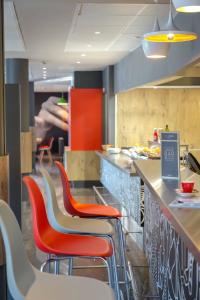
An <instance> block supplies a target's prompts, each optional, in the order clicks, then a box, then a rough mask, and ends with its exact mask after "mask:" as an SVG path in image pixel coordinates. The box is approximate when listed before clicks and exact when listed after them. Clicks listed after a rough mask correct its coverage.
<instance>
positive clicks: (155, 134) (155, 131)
mask: <svg viewBox="0 0 200 300" xmlns="http://www.w3.org/2000/svg"><path fill="white" fill-rule="evenodd" d="M153 141H154V142H157V141H158V132H157V128H154V131H153Z"/></svg>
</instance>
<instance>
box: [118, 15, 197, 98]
mask: <svg viewBox="0 0 200 300" xmlns="http://www.w3.org/2000/svg"><path fill="white" fill-rule="evenodd" d="M175 23H176V25H178V26H179V28H181V29H185V30H190V31H195V32H196V33H197V34H198V35H199V36H200V14H177V15H176V17H175ZM199 57H200V40H199V39H198V40H197V41H194V42H185V43H176V44H173V45H171V49H170V54H169V56H168V58H167V59H162V60H152V59H147V58H146V57H145V56H144V53H143V50H142V48H141V47H139V48H137V49H136V50H135V51H133V52H132V53H130V54H129V55H128V56H126V57H125V58H124V59H122V60H121V61H120V62H119V63H118V64H116V65H115V67H114V90H115V93H118V92H121V91H125V90H128V89H131V88H135V87H138V86H141V85H144V84H146V83H150V82H153V81H156V80H160V79H162V78H165V77H169V76H171V75H173V74H175V73H176V72H177V71H178V70H180V69H182V68H183V67H184V66H186V65H188V64H190V63H191V62H193V61H195V60H196V59H198V58H199Z"/></svg>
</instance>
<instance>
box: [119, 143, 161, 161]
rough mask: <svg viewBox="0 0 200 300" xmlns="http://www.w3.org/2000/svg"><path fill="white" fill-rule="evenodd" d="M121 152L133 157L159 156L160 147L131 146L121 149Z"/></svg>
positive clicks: (153, 157)
mask: <svg viewBox="0 0 200 300" xmlns="http://www.w3.org/2000/svg"><path fill="white" fill-rule="evenodd" d="M122 153H124V154H126V155H128V156H130V157H133V158H143V159H147V158H152V159H155V158H160V147H151V148H150V147H144V146H139V145H136V146H133V147H131V148H129V149H124V150H122Z"/></svg>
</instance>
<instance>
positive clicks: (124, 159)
mask: <svg viewBox="0 0 200 300" xmlns="http://www.w3.org/2000/svg"><path fill="white" fill-rule="evenodd" d="M96 153H97V155H98V156H99V157H100V158H102V159H104V160H106V161H108V162H109V163H110V164H112V165H113V166H114V167H116V168H118V169H119V170H121V171H122V172H125V173H127V174H128V175H129V176H137V175H136V171H135V168H134V166H133V163H132V162H133V160H132V159H131V158H130V157H128V156H127V155H125V154H122V153H119V154H110V153H109V152H107V151H97V152H96Z"/></svg>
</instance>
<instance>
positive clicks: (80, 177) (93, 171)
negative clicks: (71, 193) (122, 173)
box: [64, 147, 100, 181]
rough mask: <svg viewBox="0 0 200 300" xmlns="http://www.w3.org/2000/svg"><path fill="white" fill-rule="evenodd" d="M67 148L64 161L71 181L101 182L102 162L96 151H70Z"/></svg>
mask: <svg viewBox="0 0 200 300" xmlns="http://www.w3.org/2000/svg"><path fill="white" fill-rule="evenodd" d="M66 148H67V147H66ZM66 148H65V152H64V160H65V168H66V170H67V174H68V177H69V180H71V181H96V180H99V172H100V161H99V157H98V156H97V155H96V153H95V151H70V150H66Z"/></svg>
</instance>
